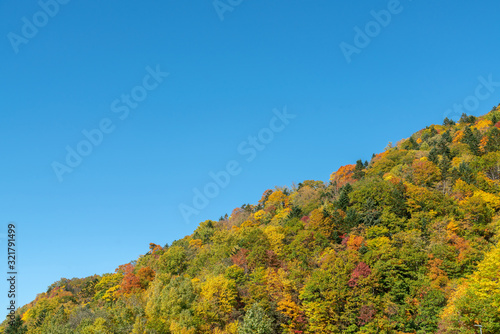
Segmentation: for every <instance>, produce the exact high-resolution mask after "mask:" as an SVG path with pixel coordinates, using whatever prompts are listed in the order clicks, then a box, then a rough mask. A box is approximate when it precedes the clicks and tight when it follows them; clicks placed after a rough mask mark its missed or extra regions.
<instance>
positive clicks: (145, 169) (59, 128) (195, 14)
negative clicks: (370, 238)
mask: <svg viewBox="0 0 500 334" xmlns="http://www.w3.org/2000/svg"><path fill="white" fill-rule="evenodd" d="M231 3H232V5H231ZM55 4H57V5H55ZM215 5H216V6H217V7H215V6H214V3H213V1H212V0H205V1H151V0H143V1H130V0H119V1H118V0H110V1H95V0H88V1H77V0H71V1H68V0H64V1H63V0H60V1H59V2H58V3H55V2H54V0H42V1H41V2H40V3H39V2H37V1H34V0H29V1H15V0H4V1H2V2H1V3H0V36H1V39H0V55H1V59H2V61H1V62H0V74H1V76H0V82H1V86H0V98H1V109H0V116H1V121H0V134H1V142H0V157H1V173H0V234H3V237H4V238H3V239H2V240H1V245H2V246H1V247H0V250H1V251H2V252H4V254H3V255H2V254H0V259H3V260H2V262H1V263H0V268H2V270H3V272H4V273H5V275H6V271H7V270H6V261H7V260H6V256H7V254H6V240H5V233H6V229H7V224H8V223H9V222H15V223H16V224H17V226H18V228H17V236H16V238H17V239H18V242H17V252H18V257H17V261H18V267H17V270H18V272H19V274H18V286H17V289H18V293H19V294H18V297H19V298H18V300H17V302H18V305H23V304H25V303H27V302H29V301H31V300H32V299H34V298H35V296H36V294H37V293H39V292H44V291H46V289H47V287H48V286H49V285H50V284H51V283H53V282H54V281H56V280H59V279H60V278H61V277H65V278H72V277H82V276H88V275H93V274H102V273H106V272H113V271H114V269H115V268H116V267H117V266H118V265H120V264H124V263H127V262H129V261H131V260H134V259H136V258H137V257H138V256H139V255H140V254H144V253H146V252H147V251H148V245H149V243H150V242H154V243H157V244H161V245H164V244H166V243H171V242H172V241H173V240H175V239H178V238H181V237H183V236H185V235H187V234H190V233H191V232H192V231H193V230H194V229H195V228H196V226H197V223H198V222H200V221H203V220H206V219H218V218H219V217H220V216H221V215H224V214H225V213H228V214H230V213H231V211H232V209H233V208H235V207H237V206H240V205H242V204H244V203H256V202H257V201H258V200H259V199H260V196H261V194H262V193H263V192H264V190H266V189H269V188H273V187H274V186H285V185H291V184H292V183H293V182H296V183H298V182H300V181H303V180H307V179H315V180H324V181H326V180H328V178H329V175H330V173H331V172H333V171H335V170H336V169H337V168H338V167H340V166H341V165H344V164H348V163H354V162H355V161H356V160H357V159H360V158H361V159H368V160H369V159H370V157H371V155H372V153H374V152H376V153H377V152H381V151H383V149H384V147H385V146H386V145H387V143H388V142H389V141H392V142H396V141H398V140H400V139H401V138H403V137H408V136H409V135H410V134H412V133H413V132H415V131H417V130H419V129H421V128H423V127H425V126H426V125H429V124H432V123H442V121H443V118H444V117H445V115H448V114H449V115H450V116H452V117H454V118H456V112H453V111H450V108H451V110H453V108H454V105H457V106H456V108H457V110H458V108H460V107H462V108H464V105H465V108H467V110H465V109H464V110H465V111H467V112H468V113H469V114H473V115H480V114H484V113H486V112H488V111H489V110H490V109H491V108H492V106H493V105H496V104H498V103H499V102H500V84H499V83H498V82H500V67H499V61H498V59H499V54H500V44H499V43H498V38H499V36H500V25H499V24H498V13H499V12H500V3H499V2H498V1H494V0H485V1H475V2H473V1H460V2H457V1H451V0H443V1H432V2H431V1H421V0H414V1H410V0H402V1H401V2H399V3H398V2H396V1H394V0H391V1H364V2H355V3H353V2H349V1H347V2H340V1H331V0H317V1H306V0H303V1H297V0H276V1H264V0H252V1H246V0H243V1H239V0H231V1H230V0H218V2H215ZM42 7H43V8H42ZM41 11H43V12H41ZM372 11H373V12H372ZM389 15H390V16H389ZM377 20H378V21H377ZM167 73H168V75H167ZM488 81H489V83H488ZM277 115H279V117H278V116H277ZM96 129H97V130H96ZM84 133H86V135H87V136H89V137H90V139H87V137H86V135H85V134H84ZM68 152H72V153H68ZM226 170H228V171H229V172H230V173H231V174H229V173H228V172H222V173H221V171H226ZM211 172H212V173H214V174H212V176H213V175H218V176H219V180H218V183H219V184H218V185H217V184H216V183H211V182H212V176H210V173H211ZM226 173H227V174H226ZM194 189H198V190H199V193H198V195H196V196H195V193H196V191H195V190H194ZM200 194H201V195H200ZM207 195H208V197H211V198H207V197H206V196H207ZM193 200H194V201H195V203H193ZM183 213H184V214H183ZM0 276H1V274H0ZM0 281H1V282H2V284H0V289H1V290H0V295H1V296H2V298H1V299H0V302H1V303H3V304H2V305H4V304H5V305H6V303H7V302H8V300H7V298H6V295H7V285H6V282H4V281H5V280H0ZM1 307H3V306H1Z"/></svg>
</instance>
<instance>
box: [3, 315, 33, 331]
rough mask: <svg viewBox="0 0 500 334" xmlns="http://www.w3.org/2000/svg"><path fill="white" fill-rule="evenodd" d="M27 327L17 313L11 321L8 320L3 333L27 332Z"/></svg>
mask: <svg viewBox="0 0 500 334" xmlns="http://www.w3.org/2000/svg"><path fill="white" fill-rule="evenodd" d="M27 332H28V329H27V328H26V326H25V325H24V322H23V321H22V320H21V317H20V316H19V314H17V315H16V316H15V318H14V320H13V321H11V322H9V325H8V327H7V328H6V329H5V334H23V333H27Z"/></svg>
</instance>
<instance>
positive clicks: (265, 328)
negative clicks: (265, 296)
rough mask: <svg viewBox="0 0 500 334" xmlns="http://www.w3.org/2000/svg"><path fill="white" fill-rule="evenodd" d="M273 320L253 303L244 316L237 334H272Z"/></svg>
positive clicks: (273, 331)
mask: <svg viewBox="0 0 500 334" xmlns="http://www.w3.org/2000/svg"><path fill="white" fill-rule="evenodd" d="M273 333H276V331H275V330H274V328H273V320H272V319H271V317H269V316H268V315H267V314H266V312H265V310H264V309H263V308H262V307H261V306H260V305H259V304H258V303H254V304H253V305H252V306H251V307H250V309H249V310H248V311H247V313H246V314H245V317H244V318H243V323H242V324H241V325H240V326H239V327H238V334H273Z"/></svg>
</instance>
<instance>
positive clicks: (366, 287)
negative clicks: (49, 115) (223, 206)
mask: <svg viewBox="0 0 500 334" xmlns="http://www.w3.org/2000/svg"><path fill="white" fill-rule="evenodd" d="M498 120H500V110H499V109H498V108H494V109H493V110H492V111H491V112H490V113H488V114H487V115H485V116H483V117H474V116H467V115H463V116H462V118H461V119H460V121H459V122H458V123H455V122H453V121H451V120H449V119H445V122H444V124H443V125H433V126H430V127H427V128H425V129H423V130H421V131H419V132H417V133H415V134H414V135H413V136H411V137H410V138H408V139H405V140H402V141H400V142H399V143H397V144H396V145H394V147H392V145H389V146H388V147H387V148H386V150H385V152H383V153H380V154H377V155H374V156H373V158H372V159H371V161H370V162H363V161H361V160H360V161H358V162H357V163H356V164H352V165H347V166H343V167H341V168H339V169H338V171H336V172H334V173H333V174H332V175H331V178H330V182H329V183H328V184H325V183H324V182H322V181H311V180H309V181H304V182H302V183H299V184H298V185H297V186H293V187H291V188H287V187H283V188H276V189H274V190H267V191H265V192H264V194H263V196H262V198H261V199H260V200H259V201H258V203H257V204H255V205H251V204H246V205H243V206H242V207H240V208H236V209H235V210H234V211H233V212H232V214H231V215H230V216H229V217H228V216H226V217H221V219H220V220H219V221H210V220H208V221H205V222H202V223H201V224H200V225H199V226H198V228H197V229H196V230H195V231H194V233H193V234H192V235H190V236H186V237H185V238H183V239H181V240H177V241H175V242H173V243H172V245H165V246H164V247H162V246H160V245H155V244H151V245H150V250H149V252H148V253H147V254H146V255H144V256H141V257H139V259H138V260H137V261H134V262H131V263H128V264H125V265H122V266H120V267H119V268H117V269H116V271H115V272H114V273H110V274H105V275H102V276H92V277H87V278H83V279H71V280H69V279H61V280H60V281H59V282H56V283H54V284H52V285H51V286H50V287H49V288H48V290H47V292H45V293H42V294H40V295H38V297H37V298H36V300H34V301H33V302H32V303H30V304H28V305H26V306H24V307H22V308H20V309H19V310H18V311H17V314H18V315H19V317H20V318H18V319H17V321H16V324H15V326H16V327H15V328H14V327H9V326H7V322H4V323H3V326H2V331H5V333H55V334H59V333H60V334H63V333H68V334H69V333H82V334H94V333H110V334H111V333H113V334H114V333H135V334H144V333H179V334H181V333H183V334H194V333H220V334H222V333H232V334H246V333H262V334H270V333H290V334H291V333H294V334H298V333H319V334H321V333H366V334H368V333H450V334H451V333H476V332H477V328H478V327H475V325H478V324H481V325H482V326H483V332H484V333H500V283H499V282H500V247H499V246H497V243H498V237H499V225H500V219H499V209H500V151H499V150H500V130H499V129H498V128H499V127H500V122H498Z"/></svg>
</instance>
